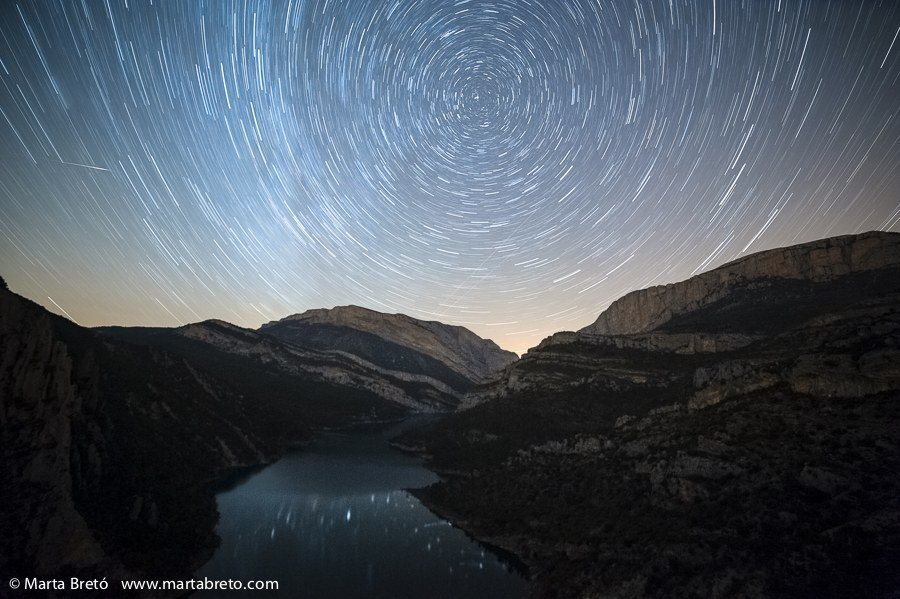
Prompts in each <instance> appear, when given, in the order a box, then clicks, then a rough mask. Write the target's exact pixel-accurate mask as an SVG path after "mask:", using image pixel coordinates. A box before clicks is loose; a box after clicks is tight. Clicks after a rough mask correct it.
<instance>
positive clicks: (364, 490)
mask: <svg viewBox="0 0 900 599" xmlns="http://www.w3.org/2000/svg"><path fill="white" fill-rule="evenodd" d="M411 425H415V423H414V422H409V421H408V422H406V423H404V424H402V425H398V426H392V427H388V428H382V429H381V430H379V431H354V432H340V433H339V432H329V433H319V434H317V435H316V437H315V438H314V440H313V442H312V443H311V444H310V445H309V446H307V447H305V448H304V449H303V450H300V451H296V452H293V453H290V454H288V455H287V456H285V457H284V458H282V459H281V460H279V461H278V462H276V463H274V464H272V465H270V466H268V467H266V468H265V469H263V470H261V471H259V472H257V473H255V474H253V475H251V476H249V477H248V478H246V479H245V480H243V481H242V482H240V483H238V484H237V485H236V486H234V487H233V488H231V489H228V490H225V491H223V492H221V493H219V494H218V495H217V496H216V498H217V501H218V506H219V512H220V514H221V519H220V521H219V525H218V527H217V528H216V532H217V533H218V535H219V536H220V537H221V539H222V544H221V545H220V547H219V549H218V550H217V551H216V553H215V555H214V556H213V558H212V559H211V560H210V561H209V562H208V563H207V564H206V565H204V566H203V567H202V568H201V569H200V570H198V571H197V572H196V573H195V578H202V577H208V578H210V579H213V580H227V579H232V580H243V581H247V580H277V581H278V582H279V589H280V591H279V592H278V593H273V592H268V591H260V592H255V593H252V594H251V593H247V592H241V591H234V590H231V591H206V592H198V593H197V594H196V595H195V596H197V597H203V598H212V597H230V598H232V599H233V598H234V597H236V596H238V595H241V596H261V597H262V596H265V597H309V598H317V597H327V598H353V597H360V598H362V597H366V598H369V597H383V598H392V599H401V598H405V597H406V598H410V599H412V598H415V599H423V598H429V597H435V598H439V597H440V598H443V597H446V598H451V597H452V598H465V597H471V598H482V597H491V598H492V599H502V598H513V597H515V598H521V597H525V596H527V583H526V581H525V579H524V578H523V577H522V576H521V575H520V574H519V573H518V572H516V571H515V569H513V568H512V567H511V566H510V565H509V563H508V562H507V561H505V560H503V559H501V557H500V556H499V555H497V554H495V553H494V552H493V551H492V550H491V549H490V548H489V547H486V546H484V545H481V544H479V543H478V542H476V541H474V540H472V539H471V538H470V537H468V536H467V535H466V534H465V533H464V532H463V531H461V530H459V529H456V528H454V527H453V526H451V525H450V523H449V522H447V521H446V520H443V519H441V518H439V517H438V516H436V515H434V514H433V513H432V512H430V511H429V510H428V509H427V508H426V507H425V506H424V505H422V504H421V503H420V502H419V500H418V499H416V498H415V497H413V496H412V495H410V494H409V493H408V492H406V491H405V490H404V489H408V488H417V487H424V486H427V485H429V484H431V483H433V482H435V481H437V480H438V478H437V476H436V475H435V474H434V473H433V472H431V471H429V470H427V469H426V468H425V467H423V466H422V461H421V460H420V459H419V458H416V457H415V456H410V455H407V454H404V453H401V452H399V451H397V450H394V449H392V448H391V447H390V446H389V445H388V439H390V438H391V437H393V436H395V435H397V434H399V432H400V430H402V427H403V426H411Z"/></svg>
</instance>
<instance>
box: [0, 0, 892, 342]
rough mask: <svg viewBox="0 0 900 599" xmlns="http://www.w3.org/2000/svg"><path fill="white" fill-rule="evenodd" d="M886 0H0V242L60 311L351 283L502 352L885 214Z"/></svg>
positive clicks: (27, 280) (363, 296)
mask: <svg viewBox="0 0 900 599" xmlns="http://www.w3.org/2000/svg"><path fill="white" fill-rule="evenodd" d="M898 31H900V3H898V2H895V1H893V0H890V1H885V2H869V1H867V2H851V1H830V2H829V1H826V0H813V1H789V0H772V1H765V0H752V1H749V0H748V1H743V2H742V1H738V0H715V1H713V0H709V1H702V0H660V1H649V0H646V1H645V0H642V1H637V2H636V1H620V0H602V1H601V0H594V1H588V0H584V1H580V0H572V1H566V2H562V1H560V2H555V1H547V0H534V1H532V0H517V1H512V0H493V1H475V0H473V1H466V0H460V1H456V2H450V1H414V0H402V1H368V0H353V1H352V2H351V1H345V2H337V1H333V0H332V1H322V0H307V1H299V0H291V1H287V0H285V1H284V2H280V1H279V2H258V1H250V0H248V1H237V2H226V1H224V0H222V1H219V0H216V1H210V2H199V1H190V2H186V1H184V2H173V1H166V2H159V1H156V2H153V3H150V2H146V1H139V0H129V1H128V2H124V1H122V0H107V1H96V0H83V1H78V2H76V1H73V0H59V1H56V2H54V1H50V0H41V1H38V2H13V1H9V2H4V3H3V4H2V7H0V109H2V114H0V140H2V146H0V263H2V274H3V276H4V277H6V279H7V280H8V282H9V284H10V287H11V288H12V289H13V290H15V291H17V292H19V293H22V294H24V295H26V296H28V297H30V298H33V299H35V300H36V301H38V302H41V303H43V304H44V305H46V306H47V307H48V308H50V309H51V310H53V311H55V312H58V313H65V314H68V315H69V316H70V317H71V318H72V319H74V320H75V321H77V322H79V323H81V324H84V325H99V324H144V325H178V324H181V323H186V322H190V321H196V320H201V319H204V318H209V317H218V318H223V319H226V320H229V321H232V322H235V323H236V324H240V325H246V326H257V325H259V324H260V323H261V322H264V321H267V320H271V319H275V318H280V317H282V316H285V315H287V314H290V313H294V312H300V311H303V310H305V309H307V308H313V307H331V306H334V305H340V304H348V303H354V304H360V305H364V306H367V307H370V308H373V309H377V310H382V311H388V312H397V311H399V312H404V313H407V314H410V315H411V316H416V317H420V318H426V319H436V320H442V321H445V322H450V323H455V324H462V325H465V326H467V327H469V328H471V329H472V330H474V331H476V332H477V333H479V334H481V335H483V336H485V337H490V338H493V339H494V340H495V341H497V342H498V343H499V344H500V345H502V346H503V347H506V348H509V349H513V350H516V351H522V350H524V349H525V348H527V347H529V346H531V345H534V344H535V343H536V342H537V341H539V340H540V339H541V338H542V337H543V336H546V335H548V334H550V333H552V332H554V331H558V330H563V329H574V328H579V327H581V326H584V325H586V324H588V323H590V322H592V321H593V320H594V319H595V318H596V316H597V314H599V312H600V311H601V310H602V309H603V308H604V307H605V306H606V305H608V304H609V302H611V301H612V300H614V299H616V298H617V297H619V296H621V295H622V294H623V293H625V292H627V291H629V290H632V289H636V288H641V287H646V286H649V285H653V284H661V283H667V282H673V281H676V280H681V279H684V278H686V277H688V276H690V275H691V274H693V273H696V272H700V271H702V270H706V269H709V268H711V267H714V266H716V265H719V264H722V263H724V262H726V261H729V260H731V259H734V258H736V257H739V256H741V255H744V254H746V253H750V252H753V251H758V250H762V249H766V248H771V247H776V246H780V245H786V244H790V243H795V242H800V241H806V240H811V239H814V238H818V237H824V236H829V235H837V234H844V233H854V232H860V231H863V230H869V229H885V230H894V231H897V230H900V80H898V78H900V41H898V39H897V38H898Z"/></svg>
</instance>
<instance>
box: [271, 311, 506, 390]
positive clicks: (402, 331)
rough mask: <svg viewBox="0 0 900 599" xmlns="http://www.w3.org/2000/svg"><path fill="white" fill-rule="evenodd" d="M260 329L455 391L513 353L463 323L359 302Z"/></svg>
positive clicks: (496, 369) (479, 379) (499, 366)
mask: <svg viewBox="0 0 900 599" xmlns="http://www.w3.org/2000/svg"><path fill="white" fill-rule="evenodd" d="M259 330H260V332H261V333H265V334H267V335H271V336H274V337H277V338H279V339H283V340H286V341H290V342H292V343H294V344H297V345H300V346H302V347H307V348H311V349H318V350H322V351H340V352H344V353H348V354H353V355H356V356H358V357H360V358H362V359H364V360H366V361H368V362H371V363H373V364H376V365H378V366H381V367H384V368H388V369H391V370H404V371H406V372H410V373H415V374H423V375H429V376H432V377H433V378H436V379H438V380H441V381H443V382H444V383H446V384H447V385H449V386H451V387H453V388H454V389H457V390H465V389H467V388H469V387H471V386H472V385H473V384H477V383H481V382H483V381H485V380H486V379H488V378H489V377H491V376H492V375H494V374H496V373H497V372H499V371H500V370H502V369H503V368H504V367H506V366H508V365H509V364H511V363H512V362H513V361H514V360H515V359H516V358H517V356H516V354H514V353H512V352H508V351H505V350H503V349H501V348H500V347H498V346H497V344H496V343H494V342H493V341H490V340H487V339H482V338H481V337H479V336H478V335H476V334H475V333H473V332H472V331H470V330H468V329H466V328H463V327H458V326H451V325H446V324H443V323H440V322H434V321H424V320H417V319H415V318H410V317H409V316H406V315H404V314H384V313H381V312H376V311H374V310H368V309H366V308H360V307H358V306H340V307H337V308H333V309H331V310H308V311H306V312H304V313H302V314H295V315H293V316H288V317H287V318H284V319H282V320H279V321H275V322H270V323H268V324H265V325H263V326H262V327H261V328H260V329H259Z"/></svg>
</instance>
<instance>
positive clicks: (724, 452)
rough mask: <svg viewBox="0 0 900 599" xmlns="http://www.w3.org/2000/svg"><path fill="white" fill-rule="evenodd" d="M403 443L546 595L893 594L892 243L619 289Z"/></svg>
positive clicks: (899, 552)
mask: <svg viewBox="0 0 900 599" xmlns="http://www.w3.org/2000/svg"><path fill="white" fill-rule="evenodd" d="M464 407H465V408H466V409H464V410H463V411H460V412H458V413H456V414H454V415H452V416H451V417H448V418H447V419H445V420H443V421H442V422H441V423H439V424H438V425H436V427H434V428H433V429H432V430H430V431H426V432H418V433H413V434H411V435H408V436H407V437H405V438H403V439H401V440H399V443H400V444H401V445H403V446H406V447H410V448H416V449H419V450H421V451H424V452H426V453H427V454H429V455H430V456H431V459H432V463H433V466H434V467H435V468H437V469H440V470H443V471H444V472H445V473H446V474H447V480H446V481H445V482H442V483H439V484H438V485H436V486H434V487H431V488H429V489H426V490H424V491H422V492H420V493H419V494H420V496H421V497H422V498H423V499H424V500H425V501H426V502H427V503H428V504H429V505H430V506H431V507H432V508H433V509H435V510H436V511H438V512H441V513H444V514H446V515H448V516H450V517H451V518H452V519H453V520H454V521H455V522H456V523H457V524H459V525H461V526H462V527H464V528H467V529H468V530H470V531H473V532H474V533H476V534H477V535H478V536H480V537H483V538H487V539H489V540H491V541H492V542H493V543H495V544H497V545H500V546H503V547H505V548H507V549H509V550H511V551H513V552H514V553H516V554H518V555H519V556H520V557H522V558H523V559H524V560H525V561H526V562H527V563H528V564H529V566H530V568H531V572H532V574H533V584H534V588H535V593H536V595H537V596H541V597H575V596H616V597H669V596H711V597H724V596H748V597H757V596H758V597H763V596H765V597H803V596H810V597H812V596H817V597H821V596H828V597H839V596H868V597H894V596H896V593H897V592H898V591H900V575H898V573H897V569H896V568H895V567H894V565H895V564H896V563H897V562H898V559H900V502H898V500H897V497H900V479H898V477H897V476H896V472H898V471H900V235H898V234H896V233H880V232H873V233H864V234H861V235H854V236H843V237H836V238H830V239H824V240H819V241H815V242H812V243H806V244H800V245H796V246H792V247H789V248H780V249H775V250H770V251H765V252H761V253H757V254H753V255H750V256H747V257H745V258H742V259H741V260H738V261H735V262H732V263H729V264H726V265H724V266H722V267H719V268H717V269H714V270H712V271H709V272H707V273H703V274H701V275H698V276H696V277H693V278H691V279H688V280H687V281H683V282H681V283H676V284H673V285H667V286H661V287H655V288H651V289H647V290H641V291H636V292H633V293H630V294H628V295H626V296H624V297H623V298H621V299H620V300H618V301H617V302H614V303H613V304H612V305H611V306H610V307H609V308H608V309H607V310H606V311H604V312H603V313H602V314H600V316H599V317H598V319H597V321H596V322H595V323H594V324H592V325H590V326H588V327H586V328H584V329H582V330H581V331H577V332H568V333H558V334H556V335H553V336H552V337H549V338H547V339H545V340H544V341H543V342H542V343H541V344H540V345H539V346H538V347H536V348H533V349H531V350H530V351H529V352H528V353H527V354H525V355H524V356H523V357H522V359H520V360H518V361H517V362H515V363H514V364H512V365H510V366H509V367H508V368H507V369H506V371H505V372H504V374H503V375H502V376H501V377H500V378H499V379H498V380H496V381H494V382H489V383H487V384H484V385H482V386H480V387H479V388H478V389H477V390H476V391H475V392H474V393H473V394H471V396H470V397H469V398H467V400H466V401H465V405H464Z"/></svg>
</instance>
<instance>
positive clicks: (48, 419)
mask: <svg viewBox="0 0 900 599" xmlns="http://www.w3.org/2000/svg"><path fill="white" fill-rule="evenodd" d="M3 287H4V288H5V286H3ZM0 347H3V352H2V354H0V427H2V428H0V465H2V472H3V476H2V479H3V483H2V485H0V505H2V506H3V518H2V520H0V537H2V538H3V539H4V541H3V546H4V550H3V551H0V570H2V571H3V572H10V573H13V572H15V573H18V572H20V571H22V570H20V569H19V568H21V567H22V566H23V561H24V562H26V563H27V566H28V569H27V570H24V571H31V572H33V573H35V574H36V575H39V576H48V575H52V574H53V573H55V572H57V571H59V568H82V567H85V566H89V565H93V564H96V563H100V562H106V561H109V560H108V559H107V557H106V555H105V553H104V551H103V550H102V548H101V546H100V543H99V540H98V539H97V537H96V535H95V534H94V532H93V531H92V530H91V529H90V527H89V526H88V524H87V523H86V522H85V519H84V517H83V516H82V515H81V513H79V511H78V509H77V507H76V505H75V497H74V496H75V492H76V491H75V490H76V487H85V486H89V485H92V484H97V483H98V482H99V479H100V471H101V469H102V467H103V465H102V463H101V461H100V456H101V455H102V453H103V446H102V436H101V435H96V434H95V435H85V434H84V433H85V432H89V431H84V430H82V431H79V430H77V429H78V428H79V427H84V425H85V422H84V421H85V418H84V415H85V413H89V412H91V411H92V410H95V409H96V404H97V389H96V387H94V386H92V385H90V384H79V381H80V380H81V381H87V380H88V379H89V378H90V373H91V371H92V370H93V367H94V364H92V363H91V360H90V358H88V359H86V360H84V361H82V362H81V363H78V362H76V361H74V360H73V357H72V356H71V355H70V354H69V352H68V348H67V346H66V344H65V343H64V342H63V341H61V340H60V337H59V335H58V334H57V333H56V332H55V331H54V329H53V326H52V325H51V317H50V315H48V314H46V313H45V314H41V313H40V312H38V310H37V309H35V307H32V306H29V305H27V304H25V303H23V302H20V301H18V300H17V299H16V298H15V297H14V296H13V295H12V294H11V293H9V292H7V291H5V290H2V289H0ZM79 433H81V434H79ZM91 437H93V438H91ZM98 441H99V442H100V443H99V447H98V445H97V444H96V443H97V442H98ZM78 455H84V456H87V457H88V460H87V463H83V464H80V465H79V464H74V463H73V460H72V457H73V456H78ZM79 466H80V467H79ZM23 556H28V559H26V560H23V559H22V557H23ZM5 582H6V581H4V585H5Z"/></svg>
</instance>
